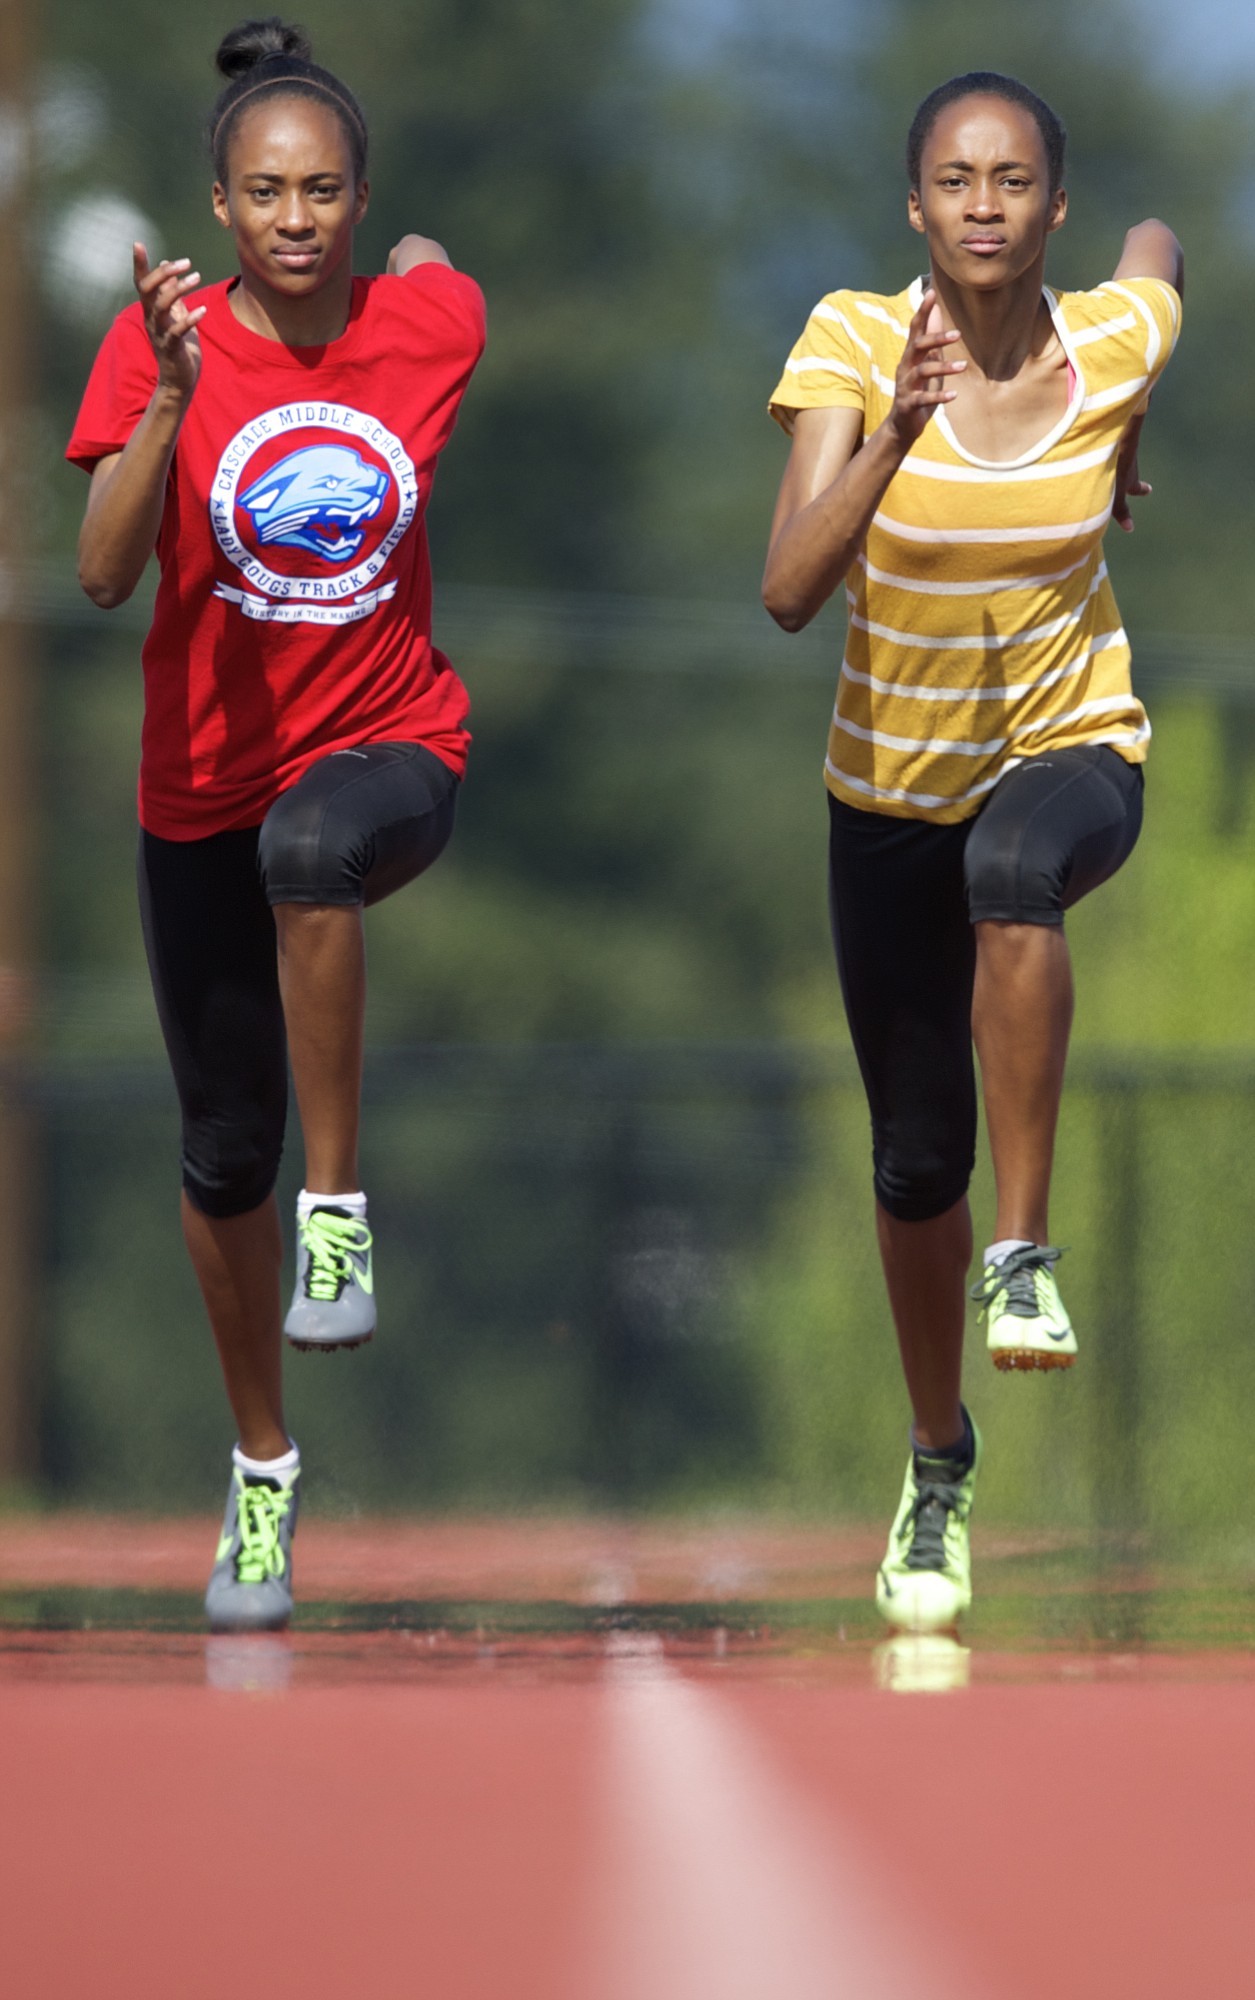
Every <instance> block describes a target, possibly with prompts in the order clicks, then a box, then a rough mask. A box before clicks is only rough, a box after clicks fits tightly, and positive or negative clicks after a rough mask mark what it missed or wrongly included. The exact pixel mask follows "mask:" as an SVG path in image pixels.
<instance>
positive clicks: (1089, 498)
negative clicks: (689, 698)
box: [771, 278, 1181, 821]
mask: <svg viewBox="0 0 1255 2000" xmlns="http://www.w3.org/2000/svg"><path fill="white" fill-rule="evenodd" d="M921 293H922V284H921V281H920V280H918V279H917V280H916V282H915V283H914V284H913V285H912V286H911V287H910V288H909V290H907V291H905V292H902V293H899V294H898V296H897V297H896V298H882V297H877V296H876V295H874V294H872V293H870V292H833V293H831V294H830V295H829V297H827V298H825V299H822V300H821V301H820V303H819V304H818V305H817V306H816V308H815V310H814V312H813V313H812V314H811V317H810V319H809V321H808V322H807V326H806V330H805V332H804V333H803V335H802V338H801V339H800V340H799V341H798V343H797V346H796V347H795V348H794V350H793V352H792V354H791V355H790V356H789V359H788V361H787V362H786V363H785V368H784V375H783V377H782V379H781V381H780V384H779V386H778V388H777V389H776V392H775V394H774V396H773V397H772V399H771V413H772V415H773V416H774V417H775V418H776V419H777V421H778V422H779V423H780V424H782V425H783V427H784V429H785V430H786V431H791V429H792V426H793V418H794V415H795V413H796V412H797V411H798V410H808V409H818V408H824V407H831V406H832V405H834V404H842V405H845V406H846V407H849V408H854V409H861V410H862V411H863V435H864V436H865V437H867V436H869V435H870V434H871V432H872V431H874V430H875V429H876V428H877V427H878V426H879V425H880V424H881V423H882V422H883V421H884V419H885V418H886V417H887V416H888V414H889V408H890V405H891V403H892V401H893V383H894V375H895V372H896V370H897V366H898V362H899V361H900V359H901V356H902V350H903V348H904V346H905V344H906V336H907V326H908V323H909V321H910V319H911V316H912V314H913V313H914V312H915V311H916V310H917V308H918V305H919V301H920V297H921ZM1045 297H1046V303H1047V305H1048V306H1049V308H1050V312H1051V316H1052V318H1053V320H1054V324H1055V328H1056V330H1057V332H1058V335H1059V338H1060V340H1061V341H1062V343H1063V347H1064V350H1065V352H1066V354H1067V357H1068V360H1069V361H1070V363H1071V365H1072V370H1073V374H1074V378H1075V379H1074V386H1073V390H1072V395H1071V400H1070V402H1069V404H1068V408H1067V410H1066V412H1065V414H1064V416H1063V417H1062V419H1061V420H1060V422H1059V423H1058V424H1056V426H1055V428H1054V429H1053V430H1052V431H1051V432H1050V433H1049V435H1048V436H1046V437H1044V438H1042V439H1041V440H1040V442H1039V443H1038V444H1037V445H1036V446H1035V447H1034V448H1033V450H1032V451H1029V452H1026V453H1025V454H1024V456H1023V457H1022V458H1018V459H1015V460H1013V461H1010V462H1008V463H1006V464H997V463H992V462H991V461H989V460H986V459H979V458H975V457H974V456H973V455H972V453H971V452H969V451H967V450H965V448H964V447H963V446H962V445H961V444H960V443H959V442H958V439H957V438H956V436H955V434H954V431H953V429H952V427H951V424H950V421H949V417H948V415H947V412H946V410H945V408H944V407H942V408H941V409H939V410H938V412H937V414H936V416H934V418H933V419H932V421H931V422H930V423H929V424H928V426H927V428H926V429H925V431H924V433H923V435H922V436H921V437H920V438H919V440H918V441H917V443H916V444H915V445H914V446H913V447H912V449H911V451H910V452H909V453H908V454H907V456H906V458H905V459H904V460H903V462H902V465H901V468H900V469H899V471H898V472H897V474H896V475H895V477H894V479H893V481H892V483H891V485H890V486H889V488H888V490H887V492H886V493H885V496H884V499H883V500H882V501H881V504H880V507H879V509H878V511H877V513H876V515H875V517H874V519H873V521H872V525H871V528H870V530H869V531H868V536H867V544H866V548H865V549H864V551H863V553H862V555H861V556H860V557H859V559H858V561H857V562H856V564H855V566H854V568H853V569H852V570H851V572H850V574H849V576H848V577H847V578H846V596H847V600H848V605H849V619H848V631H847V637H846V649H845V659H844V662H843V664H842V668H841V679H840V683H839V686H838V689H837V703H836V708H835V710H834V712H833V719H832V729H831V732H830V735H829V739H828V757H827V762H826V766H825V776H826V780H827V783H828V787H829V789H830V790H831V791H833V792H835V793H836V795H837V797H838V798H842V799H845V800H846V801H847V802H848V803H849V804H851V805H857V806H862V807H864V808H866V809H868V810H870V811H873V812H883V813H889V814H893V815H896V816H897V817H900V818H912V819H914V818H919V819H930V820H938V821H953V820H961V819H966V818H968V817H969V816H970V815H971V814H972V813H975V812H978V811H979V810H980V807H981V804H982V802H983V800H984V799H985V797H986V795H987V794H988V793H989V792H990V791H992V789H993V787H994V786H995V785H996V784H997V782H998V780H999V778H1000V777H1001V776H1002V774H1003V772H1004V771H1006V770H1007V769H1009V768H1010V766H1011V765H1013V764H1015V763H1017V762H1018V761H1019V760H1020V759H1022V758H1024V757H1031V756H1037V755H1040V754H1042V753H1043V752H1045V751H1048V750H1062V749H1068V748H1072V747H1075V746H1076V745H1078V744H1084V743H1108V744H1110V745H1111V747H1112V748H1113V749H1114V750H1117V751H1119V753H1120V755H1121V756H1122V757H1126V758H1127V759H1128V760H1129V762H1130V763H1134V764H1136V763H1140V762H1142V760H1143V759H1144V758H1145V756H1146V745H1147V743H1148V741H1149V739H1150V724H1149V722H1148V721H1147V719H1146V713H1145V710H1144V709H1143V707H1142V705H1141V703H1140V702H1139V701H1138V700H1137V698H1136V696H1135V695H1134V693H1133V690H1132V685H1131V682H1130V679H1129V644H1128V640H1127V638H1126V636H1125V633H1124V629H1123V627H1122V626H1121V623H1120V614H1119V612H1118V610H1117V609H1116V601H1115V596H1114V594H1113V592H1112V588H1111V583H1110V580H1109V578H1108V575H1107V566H1106V563H1105V562H1104V561H1103V553H1102V540H1103V534H1104V532H1105V530H1106V527H1107V522H1108V520H1109V519H1110V515H1111V502H1112V497H1113V494H1114V490H1115V469H1116V459H1117V455H1118V453H1119V448H1120V441H1121V438H1122V437H1123V435H1124V432H1125V430H1126V428H1127V426H1128V423H1129V419H1130V418H1131V417H1132V415H1133V414H1134V412H1135V411H1136V410H1137V409H1138V408H1139V406H1140V405H1141V404H1142V403H1143V402H1144V401H1145V398H1146V396H1147V394H1148V393H1149V391H1150V389H1151V387H1152V386H1153V384H1154V382H1155V380H1156V378H1157V377H1158V375H1159V374H1160V372H1161V370H1162V369H1163V367H1164V365H1165V364H1166V362H1167V360H1168V357H1169V356H1170V354H1171V353H1172V349H1173V347H1174V346H1175V344H1176V339H1177V334H1178V331H1179V329H1180V322H1181V302H1180V300H1179V299H1178V297H1177V294H1176V293H1175V292H1174V291H1173V289H1172V287H1171V286H1170V285H1167V284H1164V283H1163V282H1162V281H1161V280H1159V279H1157V278H1129V279H1124V280H1121V281H1119V282H1117V281H1116V280H1115V279H1112V280H1111V281H1110V282H1109V283H1107V284H1105V285H1100V286H1099V287H1098V289H1097V290H1096V291H1093V292H1064V293H1061V294H1056V293H1054V292H1052V291H1050V290H1049V289H1048V290H1047V291H1046V294H1045Z"/></svg>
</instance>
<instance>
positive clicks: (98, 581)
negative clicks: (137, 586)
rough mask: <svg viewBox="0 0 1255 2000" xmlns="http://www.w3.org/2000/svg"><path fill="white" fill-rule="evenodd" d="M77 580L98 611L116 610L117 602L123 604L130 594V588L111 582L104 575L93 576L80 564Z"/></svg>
mask: <svg viewBox="0 0 1255 2000" xmlns="http://www.w3.org/2000/svg"><path fill="white" fill-rule="evenodd" d="M78 580H79V583H80V585H81V586H82V589H83V590H84V592H85V593H86V595H87V596H88V597H90V599H91V601H92V603H93V604H94V605H95V606H96V609H97V610H98V611H116V610H117V608H118V606H119V604H125V603H126V600H127V598H128V597H129V596H130V595H131V592H130V589H126V588H123V586H122V585H120V584H117V583H111V582H109V581H108V580H107V579H106V578H104V577H100V576H93V574H92V572H91V571H90V570H89V569H87V568H85V567H84V566H83V565H81V564H80V566H79V572H78Z"/></svg>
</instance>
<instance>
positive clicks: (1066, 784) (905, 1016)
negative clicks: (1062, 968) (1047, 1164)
mask: <svg viewBox="0 0 1255 2000" xmlns="http://www.w3.org/2000/svg"><path fill="white" fill-rule="evenodd" d="M828 804H829V808H830V814H831V833H830V841H829V886H830V907H831V913H832V930H833V939H834V942H835V945H836V952H837V968H838V971H839V973H840V976H841V991H842V995H843V997H844V1000H845V1011H846V1017H847V1019H848V1021H849V1024H850V1034H851V1037H852V1039H853V1042H854V1048H855V1053H856V1054H857V1056H858V1062H859V1068H860V1070H861V1072H862V1077H863V1083H864V1086H865V1088H866V1091H867V1101H868V1105H869V1108H870V1110H871V1118H872V1158H873V1166H874V1181H875V1188H876V1195H877V1199H878V1200H879V1201H880V1203H881V1205H882V1207H884V1208H885V1209H887V1210H888V1212H889V1214H890V1215H894V1216H897V1217H899V1218H900V1219H901V1220H902V1221H906V1222H924V1221H927V1220H929V1219H930V1218H931V1217H933V1216H936V1215H943V1214H944V1213H945V1211H946V1210H947V1209H948V1208H952V1207H953V1206H954V1204H955V1202H957V1201H959V1200H960V1199H961V1198H962V1196H963V1195H964V1194H965V1193H966V1191H967V1185H968V1181H969V1180H970V1178H971V1173H972V1165H973V1161H974V1159H975V1153H976V1076H975V1068H974V1063H973V1057H972V986H973V981H974V977H975V972H976V939H975V933H974V931H973V928H972V926H973V925H974V924H978V923H983V922H995V923H1021V924H1047V925H1060V924H1062V922H1063V913H1064V911H1065V910H1067V909H1070V908H1071V906H1072V905H1073V904H1074V903H1077V902H1079V901H1080V899H1081V897H1082V896H1086V895H1088V894H1089V892H1090V890H1091V889H1096V888H1097V887H1098V886H1099V884H1100V883H1102V882H1105V881H1107V880H1108V878H1109V877H1110V876H1112V875H1114V874H1115V872H1116V870H1117V869H1118V868H1119V867H1120V866H1121V864H1122V863H1123V862H1124V861H1126V860H1127V859H1128V856H1129V855H1130V854H1131V853H1132V851H1133V848H1134V845H1135V843H1136V841H1137V837H1138V834H1139V833H1140V831H1141V825H1142V772H1141V767H1140V766H1139V765H1133V764H1128V763H1126V762H1125V760H1124V759H1123V758H1122V757H1121V756H1120V755H1119V754H1118V753H1117V752H1116V751H1114V750H1110V749H1108V748H1107V747H1106V746H1105V745H1099V746H1087V747H1086V748H1083V749H1078V750H1057V751H1052V752H1051V753H1050V754H1049V755H1047V756H1042V757H1031V758H1027V759H1026V760H1025V761H1024V763H1022V764H1018V765H1017V766H1016V767H1015V769H1014V770H1012V771H1009V772H1008V773H1007V774H1006V776H1005V777H1004V778H1003V779H1001V781H1000V782H999V784H998V785H997V786H995V788H994V790H993V791H992V792H991V794H990V796H989V801H988V803H987V805H986V806H985V807H984V809H983V810H982V811H981V812H980V813H979V814H977V815H976V817H975V818H973V819H967V820H961V821H960V822H959V823H958V824H957V825H954V826H938V825H936V824H935V823H934V822H932V821H931V820H919V819H896V818H890V817H889V816H888V815H887V814H885V813H872V812H862V811H860V810H858V808H856V807H854V806H849V805H846V804H845V803H844V802H843V801H842V800H839V799H834V798H832V797H831V796H830V797H829V800H828Z"/></svg>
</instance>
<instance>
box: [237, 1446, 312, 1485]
mask: <svg viewBox="0 0 1255 2000" xmlns="http://www.w3.org/2000/svg"><path fill="white" fill-rule="evenodd" d="M231 1457H232V1459H233V1461H234V1463H235V1464H236V1465H238V1466H239V1468H240V1471H241V1472H246V1473H248V1475H249V1477H250V1478H251V1479H282V1478H283V1477H284V1475H285V1473H289V1472H299V1471H300V1469H301V1454H300V1452H299V1451H298V1449H297V1447H296V1446H295V1445H294V1444H293V1443H292V1441H291V1439H290V1438H289V1440H288V1448H287V1450H286V1451H285V1452H284V1453H283V1455H282V1456H281V1457H280V1458H250V1457H249V1455H248V1453H247V1452H245V1451H241V1450H240V1447H239V1445H238V1444H237V1445H235V1446H234V1447H233V1449H232V1452H231Z"/></svg>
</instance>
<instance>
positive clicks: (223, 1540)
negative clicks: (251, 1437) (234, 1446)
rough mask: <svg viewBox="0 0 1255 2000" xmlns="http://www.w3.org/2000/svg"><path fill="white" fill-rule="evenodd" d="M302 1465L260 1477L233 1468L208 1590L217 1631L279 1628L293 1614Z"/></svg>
mask: <svg viewBox="0 0 1255 2000" xmlns="http://www.w3.org/2000/svg"><path fill="white" fill-rule="evenodd" d="M300 1478H301V1469H300V1466H299V1465H297V1466H295V1467H294V1468H293V1469H292V1470H291V1471H289V1472H285V1473H281V1474H277V1475H276V1476H275V1477H274V1478H270V1479H258V1478H255V1477H252V1476H251V1475H249V1474H247V1473H245V1472H242V1471H241V1470H240V1467H239V1466H238V1465H234V1466H232V1468H231V1484H230V1487H229V1488H228V1490H227V1511H226V1518H225V1520H224V1521H223V1524H222V1533H221V1535H220V1536H219V1537H218V1547H217V1550H216V1552H215V1555H214V1566H213V1570H212V1572H211V1574H210V1578H209V1587H208V1589H207V1590H206V1592H205V1613H206V1616H207V1617H208V1619H209V1627H210V1630H211V1631H213V1632H274V1631H279V1630H281V1629H282V1627H283V1626H285V1625H286V1624H287V1622H288V1620H289V1619H290V1618H291V1616H292V1537H293V1535H294V1534H295V1532H296V1515H297V1508H298V1505H299V1502H300Z"/></svg>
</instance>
